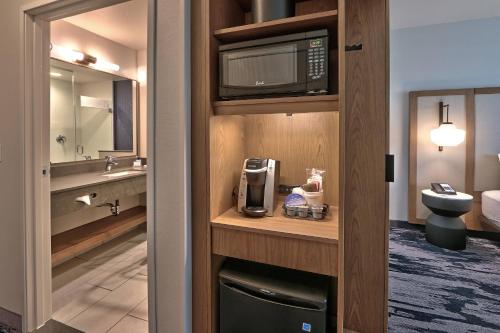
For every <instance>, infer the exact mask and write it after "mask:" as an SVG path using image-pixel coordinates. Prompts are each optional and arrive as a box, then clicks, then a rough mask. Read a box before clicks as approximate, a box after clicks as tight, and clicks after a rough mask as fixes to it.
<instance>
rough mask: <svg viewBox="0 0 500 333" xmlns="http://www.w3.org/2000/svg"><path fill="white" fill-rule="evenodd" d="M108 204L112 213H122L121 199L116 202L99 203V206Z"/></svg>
mask: <svg viewBox="0 0 500 333" xmlns="http://www.w3.org/2000/svg"><path fill="white" fill-rule="evenodd" d="M106 206H108V207H109V209H110V210H111V215H113V216H117V215H118V214H120V200H115V203H110V202H106V203H103V204H100V205H97V207H106Z"/></svg>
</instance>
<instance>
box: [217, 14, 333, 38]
mask: <svg viewBox="0 0 500 333" xmlns="http://www.w3.org/2000/svg"><path fill="white" fill-rule="evenodd" d="M336 25H337V11H336V10H328V11H323V12H318V13H313V14H307V15H300V16H293V17H287V18H283V19H278V20H273V21H267V22H262V23H252V24H246V25H242V26H237V27H231V28H225V29H219V30H215V31H214V36H215V37H216V38H217V39H219V40H220V41H223V42H234V41H241V40H246V39H255V38H261V37H268V36H274V35H279V34H282V33H287V34H289V33H294V32H303V31H307V30H314V29H324V28H328V29H329V30H331V29H336Z"/></svg>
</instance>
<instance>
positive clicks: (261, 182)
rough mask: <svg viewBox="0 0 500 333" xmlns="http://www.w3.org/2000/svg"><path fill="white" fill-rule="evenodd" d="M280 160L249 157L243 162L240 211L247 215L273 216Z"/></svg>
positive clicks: (239, 197)
mask: <svg viewBox="0 0 500 333" xmlns="http://www.w3.org/2000/svg"><path fill="white" fill-rule="evenodd" d="M279 181H280V161H276V160H272V159H270V158H268V159H261V158H249V159H246V160H245V163H243V170H242V171H241V178H240V191H239V194H238V212H240V213H243V214H245V215H247V216H252V217H262V216H265V215H267V216H273V213H274V209H275V207H276V203H277V199H278V189H279Z"/></svg>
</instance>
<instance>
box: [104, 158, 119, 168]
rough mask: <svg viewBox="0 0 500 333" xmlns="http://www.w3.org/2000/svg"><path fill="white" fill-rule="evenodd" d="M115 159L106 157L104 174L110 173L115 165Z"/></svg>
mask: <svg viewBox="0 0 500 333" xmlns="http://www.w3.org/2000/svg"><path fill="white" fill-rule="evenodd" d="M117 164H118V162H116V157H114V156H106V172H110V171H111V168H112V167H113V165H117Z"/></svg>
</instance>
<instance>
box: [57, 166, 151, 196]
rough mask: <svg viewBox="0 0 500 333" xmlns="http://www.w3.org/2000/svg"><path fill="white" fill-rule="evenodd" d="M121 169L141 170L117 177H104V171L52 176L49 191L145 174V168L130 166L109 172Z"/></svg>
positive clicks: (60, 190)
mask: <svg viewBox="0 0 500 333" xmlns="http://www.w3.org/2000/svg"><path fill="white" fill-rule="evenodd" d="M122 171H141V172H140V173H134V174H130V175H123V176H117V177H106V176H104V175H103V174H104V173H105V172H102V171H95V172H86V173H78V174H73V175H68V176H61V177H53V178H51V179H50V192H51V194H55V193H59V192H64V191H69V190H75V189H79V188H83V187H87V186H92V185H98V184H103V183H111V182H116V181H120V180H124V179H129V178H135V177H144V176H146V174H147V169H145V168H130V167H129V168H122V169H113V170H112V171H111V172H110V173H111V174H112V173H118V172H122Z"/></svg>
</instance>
